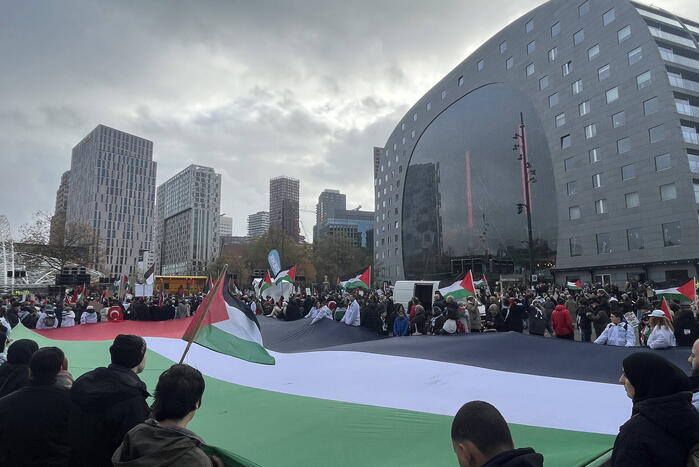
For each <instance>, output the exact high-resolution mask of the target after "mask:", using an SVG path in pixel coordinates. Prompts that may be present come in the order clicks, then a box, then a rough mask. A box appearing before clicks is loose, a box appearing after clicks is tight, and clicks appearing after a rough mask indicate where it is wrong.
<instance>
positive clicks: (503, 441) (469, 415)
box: [451, 401, 514, 467]
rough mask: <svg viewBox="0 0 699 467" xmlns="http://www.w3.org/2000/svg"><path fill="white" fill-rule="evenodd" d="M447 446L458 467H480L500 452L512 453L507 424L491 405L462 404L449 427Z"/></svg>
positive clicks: (512, 447) (478, 403) (512, 443)
mask: <svg viewBox="0 0 699 467" xmlns="http://www.w3.org/2000/svg"><path fill="white" fill-rule="evenodd" d="M451 442H452V445H453V446H454V452H455V453H456V458H457V459H458V460H459V465H460V466H461V467H467V466H468V467H480V466H482V465H483V464H485V463H486V462H488V461H489V460H490V459H492V458H493V457H495V456H497V455H498V454H500V453H501V452H505V451H510V450H512V449H514V442H513V441H512V435H511V434H510V429H509V427H508V426H507V422H506V421H505V419H504V418H503V416H502V414H501V413H500V412H499V411H498V409H496V408H495V407H494V406H492V405H491V404H488V403H487V402H483V401H471V402H467V403H466V404H464V405H463V406H462V407H461V408H460V409H459V411H458V412H457V413H456V416H454V421H453V422H452V424H451Z"/></svg>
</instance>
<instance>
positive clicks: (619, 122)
mask: <svg viewBox="0 0 699 467" xmlns="http://www.w3.org/2000/svg"><path fill="white" fill-rule="evenodd" d="M624 125H626V112H624V111H623V110H622V111H621V112H617V113H615V114H614V115H612V128H621V127H622V126H624Z"/></svg>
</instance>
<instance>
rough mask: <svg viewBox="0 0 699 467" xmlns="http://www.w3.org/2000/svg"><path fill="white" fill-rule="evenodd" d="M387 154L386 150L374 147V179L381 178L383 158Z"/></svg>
mask: <svg viewBox="0 0 699 467" xmlns="http://www.w3.org/2000/svg"><path fill="white" fill-rule="evenodd" d="M384 154H386V150H385V149H384V148H379V147H376V146H374V178H377V177H378V176H379V167H381V158H382V157H383V156H384Z"/></svg>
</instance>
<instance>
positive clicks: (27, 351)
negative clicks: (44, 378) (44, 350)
mask: <svg viewBox="0 0 699 467" xmlns="http://www.w3.org/2000/svg"><path fill="white" fill-rule="evenodd" d="M38 349H39V346H38V345H37V343H36V342H34V341H33V340H31V339H20V340H18V341H16V342H13V343H12V344H10V347H8V349H7V361H6V362H5V363H3V364H2V365H0V397H4V396H6V395H8V394H10V393H12V392H14V391H16V390H18V389H20V388H23V387H24V386H27V385H28V384H29V360H30V359H31V358H32V355H33V354H34V352H36V351H37V350H38Z"/></svg>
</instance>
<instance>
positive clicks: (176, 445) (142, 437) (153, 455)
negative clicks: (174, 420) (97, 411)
mask: <svg viewBox="0 0 699 467" xmlns="http://www.w3.org/2000/svg"><path fill="white" fill-rule="evenodd" d="M203 443H204V442H203V441H202V439H201V438H199V437H198V436H197V435H196V434H194V433H193V432H191V431H189V430H188V429H186V428H180V427H175V426H162V425H160V424H159V423H158V422H156V421H155V420H153V419H152V418H151V419H148V420H146V421H145V423H140V424H138V425H136V426H135V427H134V428H132V429H131V430H130V431H129V432H128V433H127V434H126V436H125V437H124V441H123V442H122V443H121V445H120V446H119V447H118V448H117V450H116V451H115V452H114V455H113V456H112V462H113V464H114V466H115V467H150V466H156V465H182V466H187V467H210V466H211V465H212V464H211V459H209V456H207V455H206V454H204V451H202V450H201V448H200V447H199V446H200V445H201V444H203Z"/></svg>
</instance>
